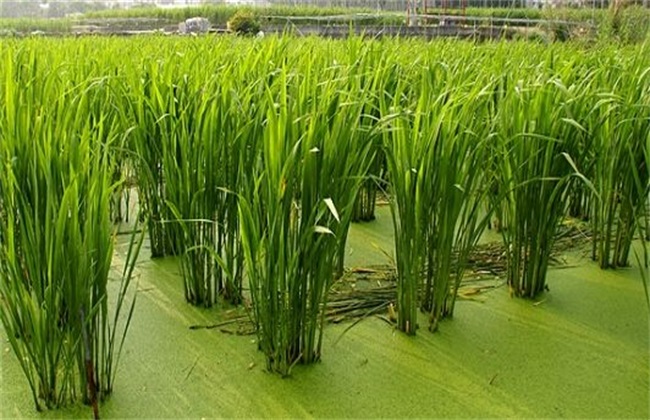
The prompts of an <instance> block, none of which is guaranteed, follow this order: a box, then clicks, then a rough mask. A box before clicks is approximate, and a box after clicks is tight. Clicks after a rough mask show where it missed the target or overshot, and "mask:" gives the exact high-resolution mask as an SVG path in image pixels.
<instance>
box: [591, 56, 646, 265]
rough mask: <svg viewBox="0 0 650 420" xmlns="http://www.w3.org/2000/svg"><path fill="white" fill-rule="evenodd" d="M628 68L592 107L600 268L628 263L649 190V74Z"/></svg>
mask: <svg viewBox="0 0 650 420" xmlns="http://www.w3.org/2000/svg"><path fill="white" fill-rule="evenodd" d="M632 64H634V63H632ZM627 65H630V63H628V64H627ZM630 67H631V68H629V69H627V70H622V71H621V72H620V73H617V76H616V77H615V79H614V80H613V83H612V85H611V88H612V89H616V90H613V91H612V92H611V93H603V94H601V95H600V100H599V101H598V102H597V104H596V106H595V112H596V113H597V114H596V115H597V118H598V120H599V122H598V125H597V137H596V142H595V144H594V148H593V150H594V153H595V159H594V161H595V164H594V171H593V183H594V186H595V191H596V193H597V196H596V197H597V198H598V199H597V200H596V202H595V204H594V205H593V208H592V230H593V235H594V236H593V239H594V242H593V250H592V258H593V259H594V260H597V261H598V262H599V264H600V266H601V268H609V267H611V268H615V267H623V266H627V265H628V264H629V254H630V249H631V245H632V240H633V238H634V232H635V230H636V228H635V226H636V221H637V219H639V218H643V217H644V216H643V215H644V206H645V200H646V197H647V191H648V189H647V188H648V187H647V185H648V161H647V159H646V154H647V137H648V133H649V132H650V118H649V117H648V115H650V114H649V112H648V111H649V110H650V102H649V100H648V97H647V95H646V94H645V93H644V92H645V91H647V88H648V86H650V76H649V75H648V72H647V71H646V70H644V69H643V67H641V66H639V65H630Z"/></svg>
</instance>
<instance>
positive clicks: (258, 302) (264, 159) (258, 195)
mask: <svg viewBox="0 0 650 420" xmlns="http://www.w3.org/2000/svg"><path fill="white" fill-rule="evenodd" d="M287 72H288V70H287V69H286V68H280V69H279V75H278V76H277V77H278V78H279V79H280V82H279V86H280V87H279V91H277V92H275V93H271V91H269V93H268V95H269V96H268V101H269V103H271V104H275V106H273V107H269V109H268V111H267V116H266V122H265V129H264V134H263V141H262V145H261V162H260V164H261V165H260V166H258V167H256V179H255V182H254V184H253V185H252V188H251V189H250V190H249V191H247V192H246V193H245V194H244V196H245V198H243V199H241V200H240V202H239V206H240V207H239V209H240V210H239V211H240V218H241V227H242V242H243V249H244V255H245V260H246V269H247V275H248V279H249V284H250V290H251V298H252V301H253V311H254V316H255V321H256V324H257V334H258V338H259V347H260V349H261V350H262V351H263V352H264V353H265V355H266V358H267V367H268V368H269V370H273V371H276V372H278V373H280V374H281V375H283V376H285V375H288V374H289V373H290V372H291V368H292V367H293V366H294V365H295V364H296V363H312V362H314V361H316V360H318V359H320V356H321V343H322V335H323V327H324V325H323V324H324V320H323V314H324V310H323V309H324V305H325V303H326V297H327V291H328V289H329V287H330V284H331V282H332V278H333V274H334V261H335V256H336V252H337V246H338V241H339V240H340V238H341V236H342V234H343V232H344V231H345V230H347V228H348V226H349V223H350V218H351V213H352V207H353V205H354V200H355V196H356V193H357V189H358V186H359V184H360V182H361V178H362V176H363V174H364V173H365V171H366V167H367V164H368V161H369V156H368V151H369V143H368V142H362V141H359V140H358V139H357V138H356V134H355V126H354V125H353V124H351V122H352V121H358V120H359V114H360V111H361V109H362V108H363V107H362V104H361V103H359V102H358V100H355V98H353V97H352V96H347V95H346V94H345V92H339V91H337V90H336V89H335V88H336V82H335V81H334V80H333V79H325V80H326V81H323V82H321V83H320V87H319V88H318V90H317V91H318V95H317V96H316V97H315V98H314V100H311V101H307V100H306V99H307V98H306V97H305V96H302V95H304V93H303V92H304V91H302V90H301V88H300V87H297V88H293V87H287V85H291V86H293V84H292V83H291V82H290V81H291V79H290V77H289V76H288V75H287ZM311 77H313V75H311V76H310V75H309V73H307V74H306V75H305V78H304V80H303V81H302V83H303V84H302V86H303V87H306V88H309V89H313V88H314V87H315V86H316V85H315V80H314V79H312V78H311ZM310 93H312V94H313V93H314V92H310ZM323 104H326V105H327V106H323ZM324 111H325V112H324Z"/></svg>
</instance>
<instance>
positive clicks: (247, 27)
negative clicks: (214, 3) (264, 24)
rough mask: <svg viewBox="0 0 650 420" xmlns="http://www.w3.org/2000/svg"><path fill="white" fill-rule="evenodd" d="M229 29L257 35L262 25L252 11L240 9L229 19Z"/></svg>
mask: <svg viewBox="0 0 650 420" xmlns="http://www.w3.org/2000/svg"><path fill="white" fill-rule="evenodd" d="M227 26H228V30H230V31H232V32H234V33H236V34H239V35H255V34H257V33H258V32H259V31H260V29H261V25H260V22H259V20H258V18H257V17H256V16H255V15H254V14H253V13H251V12H249V11H245V10H240V11H238V12H237V13H235V14H234V15H233V16H232V17H231V18H230V20H228V25H227Z"/></svg>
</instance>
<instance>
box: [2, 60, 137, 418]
mask: <svg viewBox="0 0 650 420" xmlns="http://www.w3.org/2000/svg"><path fill="white" fill-rule="evenodd" d="M2 64H3V65H2V72H3V78H2V80H3V81H2V83H1V84H0V89H1V90H2V97H3V100H4V101H3V107H2V110H1V111H0V164H1V165H2V170H1V171H0V320H1V321H2V325H3V328H4V330H5V331H6V333H7V334H6V338H7V340H8V341H9V344H10V346H11V348H12V349H13V351H14V353H15V355H16V356H17V359H18V362H19V363H20V366H21V368H22V370H23V373H24V374H25V377H26V378H27V380H28V383H29V387H30V389H31V392H32V397H33V400H34V404H35V406H36V409H37V410H39V411H40V410H42V409H44V408H48V409H50V408H56V407H59V406H62V405H65V404H68V403H74V402H78V401H83V402H86V403H89V404H92V405H93V407H94V410H95V415H96V416H97V404H98V401H100V400H103V399H104V398H106V397H107V396H108V395H110V394H111V392H112V390H113V386H114V381H115V373H116V369H117V366H118V361H119V356H120V352H121V349H122V345H123V343H124V338H125V336H126V332H127V330H128V328H129V324H130V319H131V315H132V313H133V304H134V302H135V300H134V298H133V297H132V296H131V294H130V293H129V289H130V285H131V279H132V273H133V268H134V264H135V260H136V258H137V255H138V251H139V249H140V245H141V238H142V236H140V240H138V239H137V238H138V236H137V235H136V234H135V233H134V234H133V235H132V236H131V241H130V246H129V248H128V252H127V254H126V258H125V264H124V269H123V271H122V273H113V274H111V264H112V259H113V249H114V242H115V233H116V228H115V227H114V226H113V224H112V220H111V211H110V200H111V195H112V194H113V193H114V192H115V191H116V189H118V187H119V185H120V183H121V180H118V181H117V182H116V181H114V178H113V175H114V165H115V159H114V157H113V156H112V155H113V153H115V152H116V150H118V149H122V148H123V144H124V140H125V137H124V132H123V131H121V130H120V128H119V124H116V121H117V119H115V118H113V116H112V115H111V114H112V112H113V110H114V109H115V108H114V102H113V98H112V95H110V94H109V92H110V90H109V89H108V88H107V86H106V83H105V82H106V80H107V79H102V80H93V79H91V78H88V79H82V80H79V81H77V82H76V83H75V84H74V86H68V85H66V84H65V83H62V82H61V81H60V79H59V76H58V74H57V73H55V72H50V71H49V70H48V69H47V66H48V64H47V63H45V62H43V61H41V60H39V59H37V56H36V55H34V54H23V53H17V54H16V55H15V56H14V52H13V51H11V50H9V52H6V53H5V54H4V58H3V63H2ZM57 65H58V66H59V67H57V68H59V69H61V68H63V67H64V66H63V65H62V64H61V63H58V64H57ZM27 69H28V70H27ZM41 69H43V70H41ZM28 81H29V82H28ZM106 103H110V104H111V105H109V106H107V107H104V108H102V105H103V104H106ZM100 104H101V105H100ZM96 106H97V107H99V108H100V109H102V111H100V112H91V113H89V112H88V110H89V109H97V108H95V107H96ZM45 107H47V109H48V112H47V113H44V112H43V109H44V108H45ZM109 276H115V277H118V280H119V277H121V280H120V281H117V282H116V283H115V284H114V286H110V285H109V282H108V279H109ZM109 300H110V302H111V303H110V305H109ZM129 302H130V303H129Z"/></svg>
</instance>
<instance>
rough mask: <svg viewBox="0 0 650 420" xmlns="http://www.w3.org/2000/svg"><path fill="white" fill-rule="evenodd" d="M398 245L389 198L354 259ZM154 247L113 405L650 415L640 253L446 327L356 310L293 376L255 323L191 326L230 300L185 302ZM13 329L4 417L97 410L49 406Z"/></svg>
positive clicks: (562, 272) (179, 412)
mask: <svg viewBox="0 0 650 420" xmlns="http://www.w3.org/2000/svg"><path fill="white" fill-rule="evenodd" d="M122 238H124V239H122ZM120 239H121V240H126V238H125V237H120ZM489 240H498V236H496V235H494V233H492V232H491V233H489V234H488V235H487V236H486V237H485V238H484V241H489ZM123 251H124V249H123V247H120V246H118V248H117V256H116V261H118V262H119V259H120V258H123V255H122V254H121V253H122V252H123ZM392 253H393V243H392V224H391V219H390V213H389V210H388V208H387V207H382V208H380V209H379V210H378V216H377V220H375V221H374V222H371V223H365V224H358V225H354V226H353V228H352V231H351V234H350V239H349V244H348V257H347V258H348V259H347V264H348V266H349V267H364V266H370V265H375V264H386V263H389V262H390V255H391V254H392ZM148 256H149V250H148V249H143V251H142V258H141V262H140V264H139V265H138V268H137V271H138V289H139V293H138V302H137V305H136V311H135V315H134V319H133V321H132V325H131V329H130V331H129V336H128V337H127V340H126V344H125V348H124V353H123V355H122V360H121V367H120V370H119V371H118V376H117V383H116V386H115V391H114V394H113V396H112V397H111V398H110V400H108V401H107V402H106V403H104V404H103V405H102V406H101V407H100V412H101V415H102V416H103V417H105V418H109V417H120V418H121V417H147V418H160V417H174V418H179V417H184V418H187V417H310V416H314V417H416V416H417V417H459V416H466V417H488V416H498V417H506V416H507V417H590V418H594V417H619V418H620V417H634V418H648V417H649V416H650V409H649V404H650V398H649V394H648V390H649V389H650V387H649V385H650V384H649V372H650V366H649V361H648V360H649V359H648V354H649V352H648V350H649V341H648V336H649V334H648V309H647V307H646V303H645V298H644V296H643V286H642V284H641V280H640V277H639V271H638V268H636V267H631V268H629V269H620V270H616V271H601V270H600V269H599V268H598V267H597V265H596V264H595V263H592V262H591V261H590V260H589V259H588V258H587V257H586V256H584V254H583V253H581V252H572V253H571V254H570V255H567V256H566V259H567V261H568V265H567V266H565V267H562V268H553V269H551V270H550V272H549V277H548V284H549V287H550V292H548V293H546V294H545V295H543V296H542V297H541V298H540V299H539V300H538V301H536V302H533V301H529V300H520V299H512V298H510V297H509V295H508V290H507V288H506V287H500V288H496V289H493V290H491V291H490V292H488V293H482V294H481V295H480V296H478V297H477V298H476V299H473V300H461V301H459V302H458V305H457V308H456V312H455V316H454V319H453V320H447V321H444V322H443V323H442V324H441V326H440V330H439V332H437V333H435V334H432V333H429V332H428V331H427V330H426V328H422V329H421V330H420V331H419V332H418V335H417V336H416V337H407V336H405V335H403V334H401V333H399V332H397V331H396V330H394V329H393V328H392V327H391V326H390V325H388V324H387V323H386V322H384V321H382V320H380V319H378V318H376V317H368V318H367V319H365V320H363V321H361V322H359V323H358V324H357V325H355V326H354V327H353V328H351V329H350V330H349V331H347V332H345V333H344V331H345V330H346V328H348V327H349V326H350V323H341V324H337V325H330V326H328V327H327V328H326V330H325V343H324V348H323V360H322V362H320V363H317V364H315V365H313V366H297V367H296V368H295V369H294V371H293V374H292V376H291V377H289V378H287V379H282V378H280V377H279V376H278V375H275V374H270V373H268V372H266V370H265V360H264V355H263V354H262V353H261V352H259V351H257V346H256V344H255V343H254V341H255V336H254V335H247V336H239V335H228V334H223V333H222V332H220V331H219V330H217V329H195V330H191V329H190V328H189V326H191V325H196V324H211V323H215V322H218V321H219V320H222V319H224V316H225V311H223V309H221V308H218V309H211V310H206V309H198V308H194V307H191V306H190V305H187V304H186V303H184V298H183V290H182V282H181V279H180V276H179V267H178V264H177V261H176V260H174V259H161V260H149V259H148ZM420 324H421V325H426V319H424V317H423V318H422V319H421V321H420ZM0 333H2V334H3V336H2V337H1V340H2V341H1V343H2V356H1V361H2V366H1V370H0V373H1V374H2V376H1V377H0V383H1V386H2V388H1V390H0V417H2V418H10V417H22V418H24V417H38V416H42V417H60V418H79V417H84V418H88V417H90V416H91V410H90V408H88V407H84V406H73V407H69V408H66V409H63V410H58V411H51V412H47V413H43V414H39V413H37V412H36V411H35V410H34V407H33V404H32V401H31V399H30V394H29V391H28V386H27V382H26V380H25V379H24V378H23V376H22V372H21V371H20V368H19V365H18V363H17V361H16V360H15V356H14V355H13V353H11V351H10V350H9V345H8V343H7V341H6V338H5V337H4V332H3V331H0ZM343 333H344V334H343ZM342 334H343V335H342Z"/></svg>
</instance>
